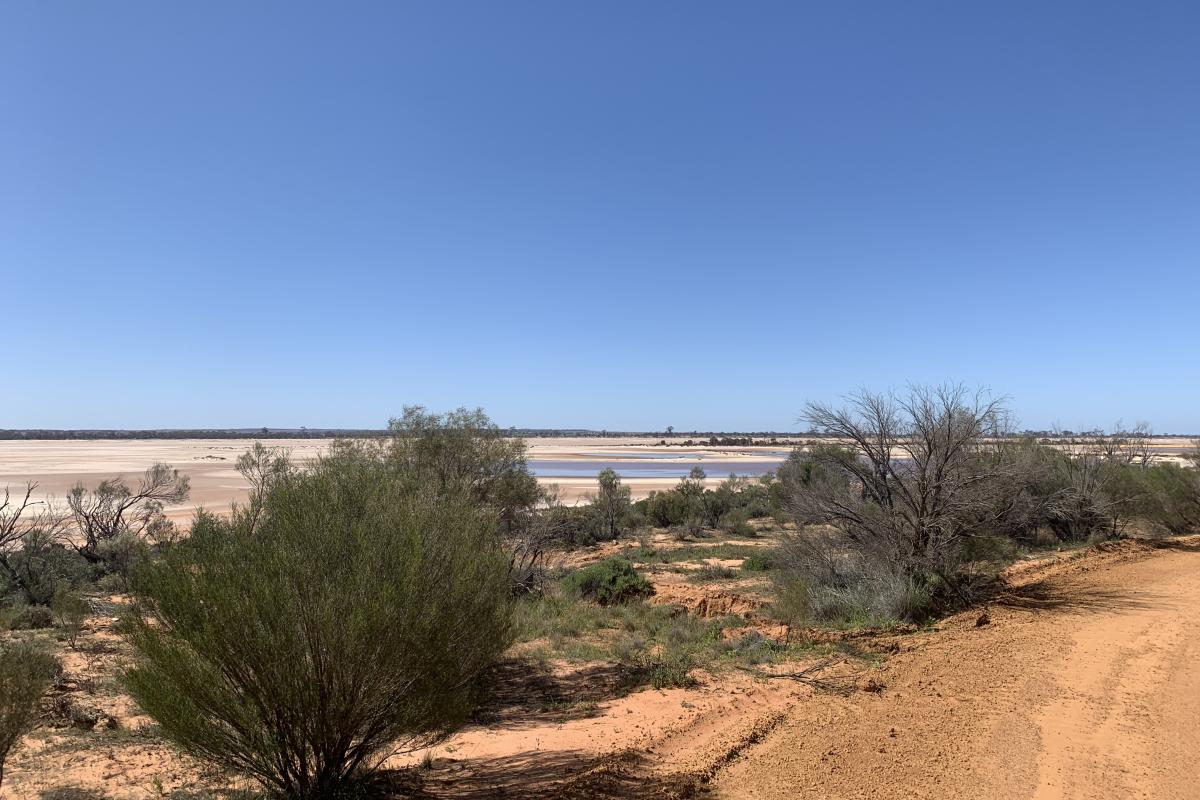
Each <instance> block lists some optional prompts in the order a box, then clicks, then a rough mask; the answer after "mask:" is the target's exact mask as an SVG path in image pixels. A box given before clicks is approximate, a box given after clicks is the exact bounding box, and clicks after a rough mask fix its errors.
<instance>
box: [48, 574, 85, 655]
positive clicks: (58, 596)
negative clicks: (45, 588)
mask: <svg viewBox="0 0 1200 800" xmlns="http://www.w3.org/2000/svg"><path fill="white" fill-rule="evenodd" d="M50 608H51V610H52V611H53V612H54V616H55V617H56V618H57V620H58V626H59V628H61V629H62V632H63V636H64V637H66V640H67V644H68V645H70V646H71V647H72V648H74V647H75V641H76V639H78V638H79V634H80V632H81V631H82V630H83V621H84V620H85V619H87V617H88V614H89V613H90V612H91V607H90V606H89V605H88V602H87V600H85V599H83V598H82V597H80V596H79V595H78V594H76V593H75V592H73V591H71V587H70V586H69V585H68V584H66V583H61V584H59V586H58V590H57V591H56V592H55V593H54V601H53V603H52V604H51V606H50Z"/></svg>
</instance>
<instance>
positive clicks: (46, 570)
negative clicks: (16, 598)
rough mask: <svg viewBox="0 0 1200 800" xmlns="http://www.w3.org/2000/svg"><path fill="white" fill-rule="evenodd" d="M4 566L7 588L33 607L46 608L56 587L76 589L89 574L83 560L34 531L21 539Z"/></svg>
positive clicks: (49, 534)
mask: <svg viewBox="0 0 1200 800" xmlns="http://www.w3.org/2000/svg"><path fill="white" fill-rule="evenodd" d="M8 564H9V569H10V570H11V572H10V574H9V575H8V576H7V577H8V580H9V584H10V588H11V589H14V590H16V591H18V592H19V593H20V595H21V597H22V599H23V600H24V601H25V602H26V603H28V604H29V605H35V606H46V605H50V603H51V601H52V600H53V599H54V593H55V591H57V590H58V586H59V584H60V583H62V582H64V581H66V582H67V583H70V584H72V585H79V584H81V583H84V582H85V581H87V580H88V578H89V577H90V574H91V569H90V567H89V565H88V563H87V560H86V559H84V558H83V556H81V555H79V554H78V553H77V552H75V551H74V550H73V549H70V548H67V547H64V546H63V544H62V543H61V542H59V541H57V540H56V538H55V536H54V535H52V534H51V533H49V532H47V531H44V530H40V529H36V528H35V529H34V530H31V531H29V532H28V533H26V534H25V535H24V536H22V537H21V548H20V549H19V550H17V551H15V552H13V553H12V555H11V556H10V557H9V558H8Z"/></svg>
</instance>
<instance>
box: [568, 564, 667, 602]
mask: <svg viewBox="0 0 1200 800" xmlns="http://www.w3.org/2000/svg"><path fill="white" fill-rule="evenodd" d="M563 588H564V590H565V591H566V592H567V594H569V595H571V596H574V597H582V598H583V599H585V600H591V601H593V602H595V603H599V604H600V605H602V606H611V605H618V604H620V603H627V602H629V601H630V600H637V599H639V598H643V597H649V596H650V595H652V594H654V587H653V586H651V585H650V582H649V581H647V580H646V579H645V578H643V577H642V576H641V575H640V574H639V573H638V571H637V570H636V569H634V568H633V564H631V563H629V562H628V561H626V560H625V559H623V558H608V559H605V560H604V561H600V562H597V563H595V564H589V565H588V566H586V567H583V568H582V569H578V570H576V571H575V572H572V573H571V574H570V575H568V576H567V577H566V579H565V580H564V581H563Z"/></svg>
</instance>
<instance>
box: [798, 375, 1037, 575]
mask: <svg viewBox="0 0 1200 800" xmlns="http://www.w3.org/2000/svg"><path fill="white" fill-rule="evenodd" d="M804 419H806V420H807V421H808V422H809V423H810V424H811V425H812V428H813V429H814V430H816V431H819V432H820V433H822V434H824V435H826V436H830V437H833V439H834V442H835V443H833V444H822V445H818V446H815V447H812V448H810V450H809V451H808V453H807V455H806V458H807V459H808V461H809V462H810V465H811V468H810V469H808V470H806V471H805V472H804V475H805V477H804V478H803V480H799V481H791V482H790V483H789V486H788V487H787V494H788V501H787V502H788V506H789V509H790V510H791V511H792V513H793V514H794V515H795V517H796V519H797V521H798V522H800V523H801V525H802V526H806V527H807V530H802V532H801V534H800V535H799V536H797V537H794V539H793V541H792V543H791V547H792V549H793V551H794V552H795V551H797V550H798V551H799V553H798V555H800V556H801V557H806V558H811V559H815V560H817V561H819V562H822V564H823V566H822V568H823V569H825V570H827V571H832V572H833V573H836V572H837V571H838V570H839V569H848V570H853V571H861V570H864V569H865V570H870V571H875V572H885V573H888V574H890V575H891V576H893V577H897V578H904V579H911V580H914V581H916V582H918V583H923V582H928V581H929V580H931V579H932V578H934V577H935V576H936V577H938V578H940V579H941V580H942V581H944V582H945V583H946V584H947V585H949V586H954V584H955V575H954V573H955V569H956V567H957V565H958V557H959V552H960V551H961V549H962V547H963V545H964V543H965V542H966V540H968V539H970V538H971V537H975V536H982V535H989V534H991V533H992V532H993V531H995V530H996V529H997V528H998V527H1000V526H1002V525H1003V524H1005V523H1006V516H1007V515H1008V514H1010V513H1012V511H1013V505H1014V504H1013V498H1014V497H1015V496H1016V494H1017V493H1016V492H1015V491H1014V487H1015V486H1016V483H1017V480H1016V479H1017V475H1016V470H1015V468H1014V465H1013V463H1012V461H1011V460H1010V459H1006V458H1004V457H1003V454H1002V452H1001V450H1000V448H999V447H998V446H997V441H998V440H999V439H1000V438H1001V437H1003V436H1004V435H1005V434H1006V433H1007V430H1008V415H1007V413H1006V410H1005V408H1004V404H1003V400H1002V399H1000V398H993V397H991V396H990V395H988V394H987V393H986V392H984V391H975V392H970V391H968V390H967V389H966V388H965V387H963V386H962V385H942V386H937V387H923V386H917V387H912V388H910V389H909V390H908V392H907V393H905V394H903V395H896V394H886V395H885V394H876V393H873V392H868V391H860V392H858V393H856V394H854V395H852V396H850V397H849V398H847V404H846V405H845V406H843V407H833V406H829V405H826V404H823V403H811V404H809V406H808V409H807V413H806V414H805V417H804ZM809 526H818V528H817V530H815V531H814V530H813V529H812V528H811V527H809ZM839 552H840V553H841V554H842V555H839ZM844 555H849V559H847V558H845V557H843V556H844ZM829 577H832V578H834V579H836V578H837V576H836V574H835V575H830V576H829ZM843 577H845V576H843Z"/></svg>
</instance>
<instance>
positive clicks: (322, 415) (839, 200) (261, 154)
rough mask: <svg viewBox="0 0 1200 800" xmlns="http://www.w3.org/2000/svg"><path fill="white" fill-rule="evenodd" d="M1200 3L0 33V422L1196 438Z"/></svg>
mask: <svg viewBox="0 0 1200 800" xmlns="http://www.w3.org/2000/svg"><path fill="white" fill-rule="evenodd" d="M1198 41H1200V5H1198V4H1195V3H1190V2H1177V3H1154V2H1148V3H1106V2H1077V3H1071V2H1058V3H1053V4H1048V3H1040V2H1038V3H1033V2H1030V3H1017V2H1012V3H991V4H983V3H960V2H944V3H928V2H905V3H895V2H879V3H865V2H854V3H819V4H818V3H811V4H806V3H798V2H784V3H767V2H756V3H744V4H743V3H715V2H714V3H705V2H699V3H698V2H678V3H675V2H658V3H643V2H606V3H599V2H593V3H582V2H560V1H555V2H544V3H529V2H503V3H492V2H472V3H465V2H436V3H435V2H428V3H419V4H418V3H399V2H380V3H362V2H357V3H355V2H351V3H336V4H334V3H327V4H321V5H317V4H308V3H292V2H286V3H285V2H257V3H217V2H205V3H161V2H144V3H142V2H112V3H94V2H75V3H69V2H36V3H6V4H4V5H3V6H2V7H0V104H2V105H0V107H2V108H3V113H2V114H0V278H2V282H0V286H2V287H3V289H4V296H5V301H4V304H3V305H4V309H5V310H4V311H3V314H2V315H0V322H2V323H3V329H4V342H5V344H6V345H7V350H8V358H7V359H6V368H5V370H4V373H3V377H0V427H190V426H250V425H253V426H258V425H268V426H298V425H308V426H310V427H317V426H378V425H382V424H383V423H384V422H385V421H386V419H387V417H388V416H389V415H392V414H396V413H398V412H399V410H400V408H401V406H402V405H404V404H406V403H423V404H425V405H427V406H430V407H433V408H439V409H440V408H449V407H453V406H458V405H464V404H465V405H471V406H475V405H482V406H484V407H485V408H486V409H487V410H488V411H489V412H490V413H491V414H492V416H493V417H494V418H495V419H496V420H497V421H498V422H500V423H501V424H503V425H521V426H589V427H595V428H602V427H607V428H610V429H622V428H633V429H658V428H662V427H665V426H666V425H669V424H670V425H674V426H675V427H676V428H677V429H680V430H690V429H692V428H702V429H791V428H794V427H795V420H796V417H797V416H798V414H799V413H800V412H801V410H802V408H803V404H804V401H805V400H808V399H822V400H824V399H836V398H837V397H838V396H839V395H841V394H843V393H845V392H847V391H849V390H852V389H854V388H856V387H859V386H868V387H873V388H887V387H893V386H903V385H904V384H906V383H907V382H940V381H943V380H957V381H964V382H966V383H968V384H983V385H987V386H990V387H992V388H993V389H995V390H996V391H998V392H1000V393H1004V394H1007V395H1009V396H1010V397H1011V398H1012V401H1011V405H1012V408H1013V410H1014V411H1015V413H1016V415H1017V417H1018V418H1019V420H1020V421H1021V422H1022V423H1023V424H1025V425H1028V426H1030V427H1043V426H1049V425H1051V424H1054V423H1056V422H1057V423H1060V424H1062V425H1063V426H1065V427H1073V428H1080V427H1086V426H1096V425H1110V424H1111V423H1113V422H1114V421H1116V420H1117V419H1124V420H1126V421H1132V420H1140V419H1145V420H1149V421H1150V422H1151V423H1153V425H1154V426H1155V428H1156V429H1157V430H1160V431H1176V432H1195V431H1200V363H1198V359H1197V351H1198V349H1200V348H1198V345H1200V333H1198V331H1200V328H1197V319H1200V47H1198V46H1197V42H1198Z"/></svg>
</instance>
